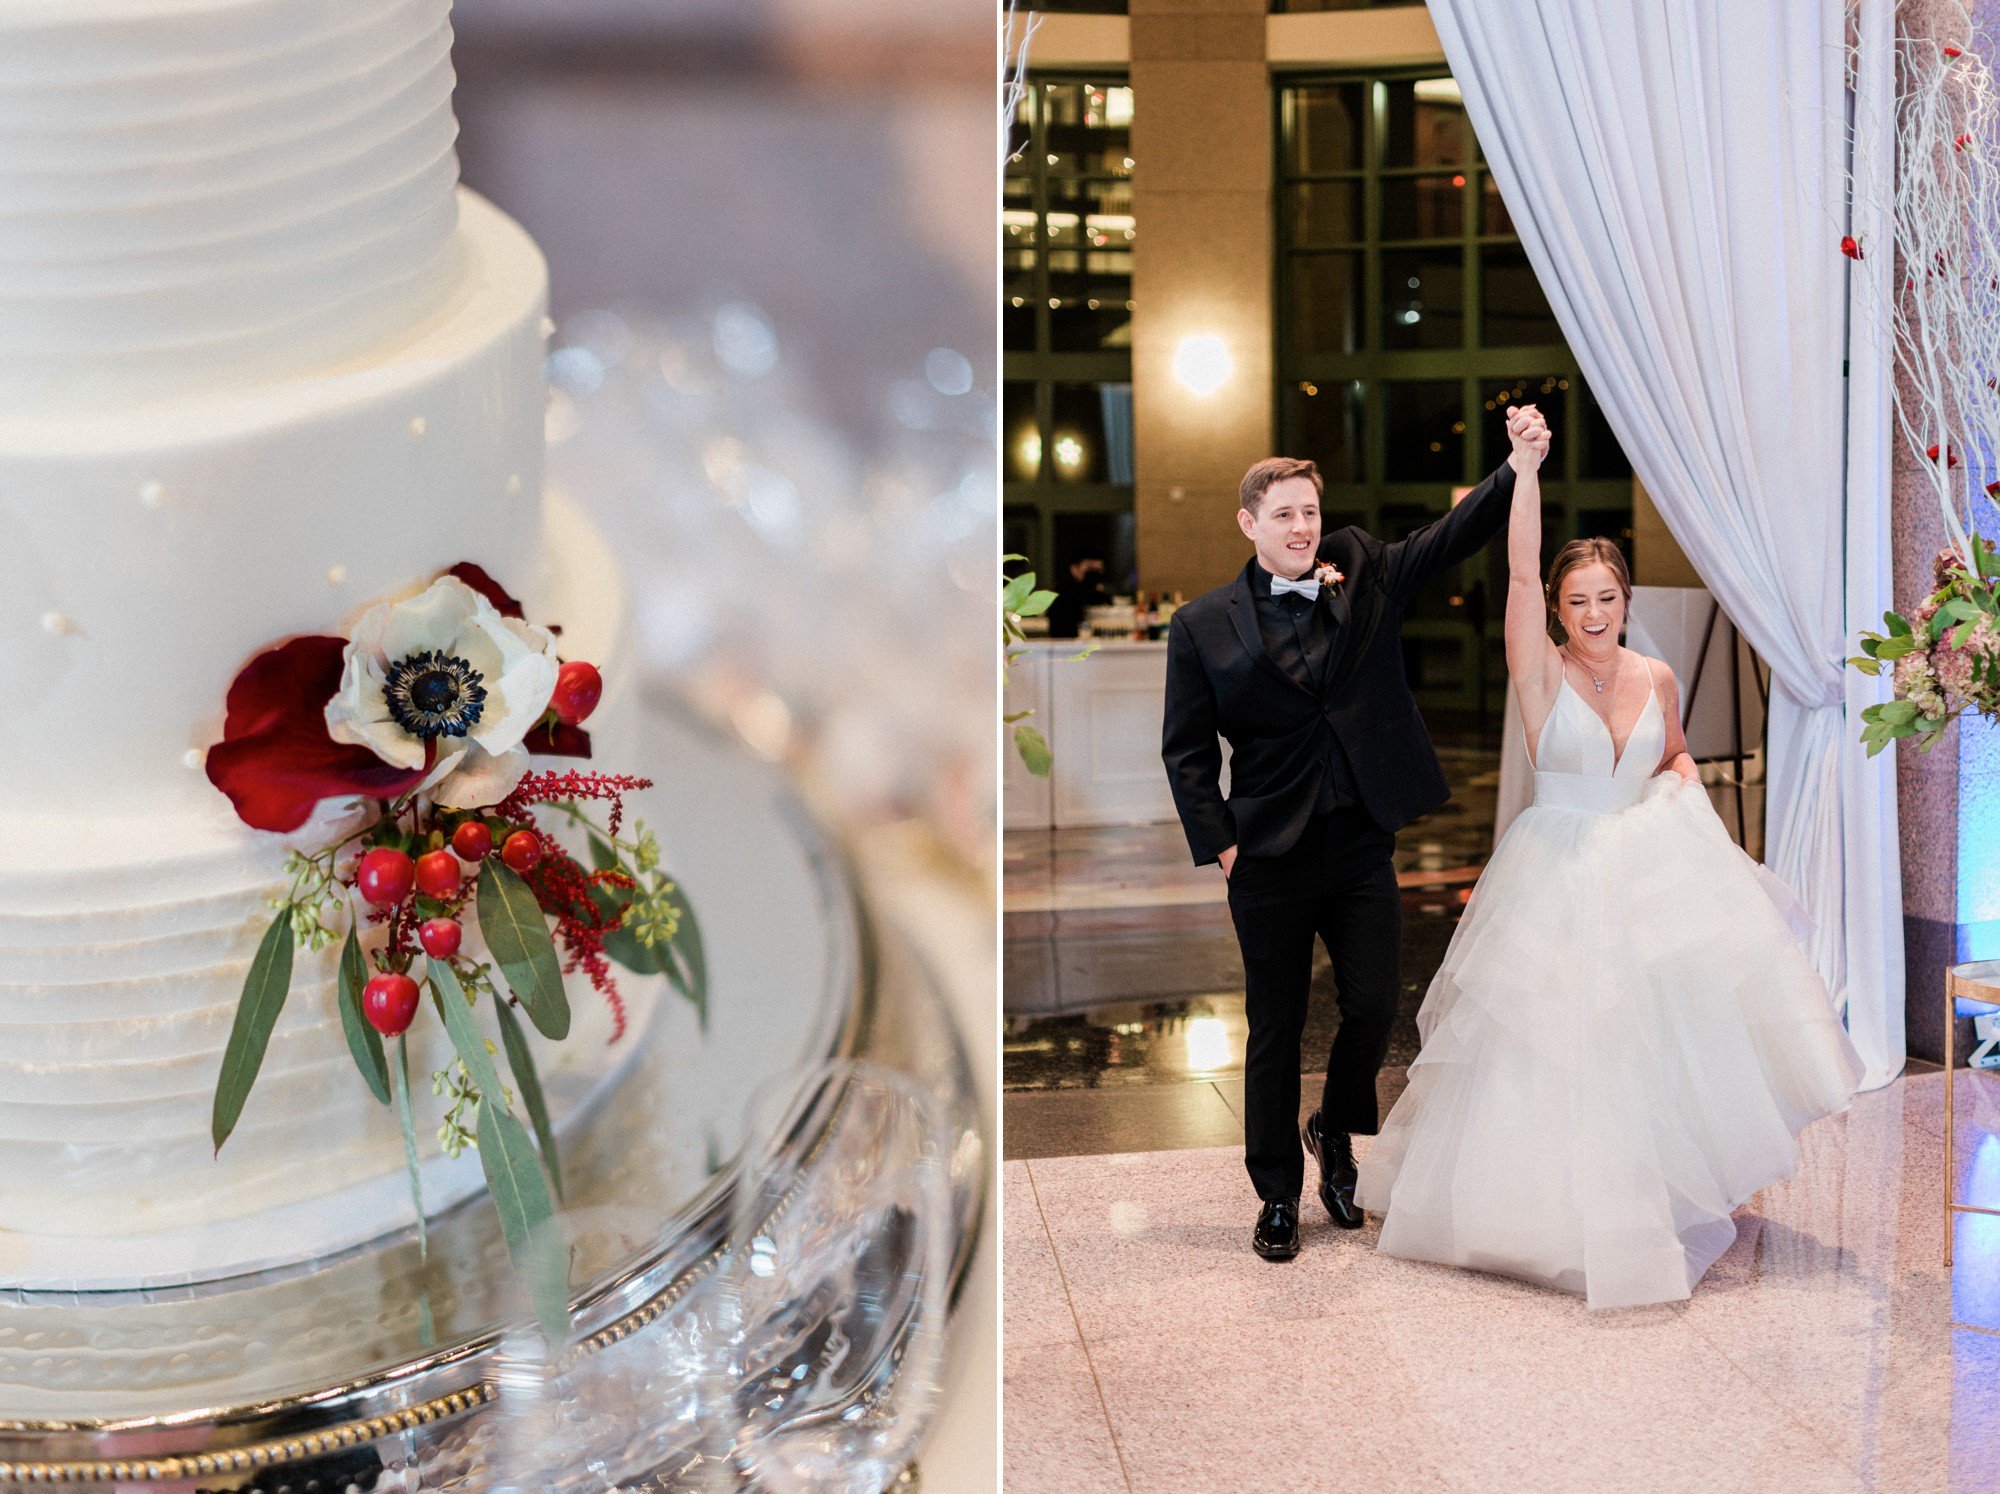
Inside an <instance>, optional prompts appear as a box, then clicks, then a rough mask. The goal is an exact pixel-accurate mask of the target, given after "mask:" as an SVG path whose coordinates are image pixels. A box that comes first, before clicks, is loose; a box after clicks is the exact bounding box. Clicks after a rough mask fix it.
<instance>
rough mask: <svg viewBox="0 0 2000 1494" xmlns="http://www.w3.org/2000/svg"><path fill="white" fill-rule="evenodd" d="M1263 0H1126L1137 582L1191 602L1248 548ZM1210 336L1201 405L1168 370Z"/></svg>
mask: <svg viewBox="0 0 2000 1494" xmlns="http://www.w3.org/2000/svg"><path fill="white" fill-rule="evenodd" d="M1266 11H1267V6H1266V3H1265V0H1132V18H1131V20H1132V24H1131V37H1132V156H1133V160H1134V162H1135V164H1134V166H1133V170H1132V203H1133V207H1132V211H1133V217H1134V219H1135V220H1136V222H1137V226H1138V230H1139V232H1138V236H1137V238H1136V239H1135V240H1134V244H1133V251H1134V252H1133V258H1132V299H1133V301H1134V302H1135V303H1136V309H1135V311H1134V312H1133V318H1132V387H1133V439H1134V451H1133V477H1134V502H1133V507H1134V514H1135V519H1136V523H1137V531H1138V552H1139V584H1140V585H1141V586H1142V587H1144V588H1145V589H1147V590H1149V591H1181V592H1185V593H1186V594H1188V595H1189V596H1192V595H1194V594H1195V593H1197V592H1200V591H1205V590H1207V589H1208V588H1209V587H1212V586H1216V585H1219V584H1221V583H1222V582H1224V581H1226V580H1228V579H1229V578H1230V577H1231V576H1232V575H1234V574H1235V573H1236V571H1237V570H1238V569H1239V568H1240V567H1241V566H1242V564H1243V558H1244V556H1245V555H1247V554H1248V553H1249V547H1248V545H1247V544H1246V543H1245V542H1244V540H1243V538H1242V536H1241V535H1240V534H1238V533H1237V530H1236V521H1235V517H1234V514H1235V508H1236V485H1237V483H1238V481H1239V480H1240V479H1241V478H1242V476H1243V472H1244V469H1245V468H1247V467H1248V466H1249V465H1250V464H1251V463H1252V462H1254V461H1256V460H1257V459H1258V458H1259V457H1264V456H1269V455H1270V454H1271V450H1272V445H1271V443H1272V441H1273V439H1274V437H1273V428H1272V404H1273V387H1272V382H1271V379H1272V373H1271V346H1272V337H1271V303H1272V287H1271V273H1272V265H1271V258H1272V246H1271V176H1272V164H1271V156H1272V115H1271V85H1270V76H1269V72H1268V69H1267V67H1266V64H1265V28H1266V19H1267V17H1266ZM1190 337H1219V338H1221V339H1222V342H1223V345H1224V346H1225V348H1226V349H1227V352H1228V356H1229V360H1230V363H1231V365H1232V366H1231V369H1230V372H1229V375H1228V377H1227V379H1226V380H1225V381H1224V382H1223V384H1222V386H1221V387H1220V388H1219V389H1217V390H1216V391H1215V392H1214V393H1213V394H1210V395H1207V396H1206V397H1203V396H1200V395H1197V394H1195V393H1193V392H1191V391H1190V390H1189V389H1187V388H1186V387H1185V386H1184V385H1183V384H1182V383H1181V382H1180V380H1179V379H1177V378H1176V377H1175V374H1174V366H1173V365H1174V357H1175V354H1176V352H1177V350H1178V349H1179V348H1180V347H1181V345H1182V343H1183V340H1184V339H1186V338H1190Z"/></svg>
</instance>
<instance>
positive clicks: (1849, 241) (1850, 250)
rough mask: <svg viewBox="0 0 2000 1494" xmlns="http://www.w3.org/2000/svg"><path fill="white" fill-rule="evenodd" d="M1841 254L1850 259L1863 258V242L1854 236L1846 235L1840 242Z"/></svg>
mask: <svg viewBox="0 0 2000 1494" xmlns="http://www.w3.org/2000/svg"><path fill="white" fill-rule="evenodd" d="M1840 252H1841V253H1842V254H1844V255H1846V256H1847V257H1848V258H1849V259H1859V258H1861V242H1860V240H1858V239H1856V238H1855V237H1854V235H1853V234H1851V233H1850V234H1844V235H1842V237H1841V240H1840Z"/></svg>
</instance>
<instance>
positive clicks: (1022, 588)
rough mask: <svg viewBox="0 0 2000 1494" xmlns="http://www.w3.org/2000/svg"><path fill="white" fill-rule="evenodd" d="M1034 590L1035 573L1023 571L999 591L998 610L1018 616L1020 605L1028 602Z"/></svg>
mask: <svg viewBox="0 0 2000 1494" xmlns="http://www.w3.org/2000/svg"><path fill="white" fill-rule="evenodd" d="M1034 589H1035V573H1034V572H1033V571H1024V572H1023V573H1022V574H1020V575H1018V576H1016V577H1015V578H1014V579H1013V580H1011V581H1009V582H1008V583H1007V584H1006V586H1005V587H1003V588H1002V589H1001V592H1000V610H1001V611H1003V612H1012V613H1016V614H1018V613H1019V612H1020V610H1021V607H1022V604H1023V603H1025V602H1026V601H1027V600H1028V597H1029V596H1030V594H1032V593H1033V591H1034Z"/></svg>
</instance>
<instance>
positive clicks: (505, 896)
mask: <svg viewBox="0 0 2000 1494" xmlns="http://www.w3.org/2000/svg"><path fill="white" fill-rule="evenodd" d="M479 932H480V933H481V934H482V935H484V936H485V939H486V947H487V948H488V949H490V950H491V951H493V959H494V961H495V963H497V964H498V965H499V966H500V972H501V974H502V975H504V976H506V978H507V989H508V990H510V991H512V992H513V993H514V994H515V995H516V996H517V997H519V998H520V1001H521V1006H522V1009H523V1010H524V1011H526V1012H527V1014H528V1020H529V1021H530V1022H532V1023H534V1024H535V1031H537V1032H539V1033H540V1034H541V1035H542V1036H543V1037H546V1038H557V1039H560V1038H564V1037H567V1036H568V1035H569V998H568V997H566V996H564V995H563V983H562V962H561V961H559V960H558V959H557V958H556V943H555V940H554V938H552V937H551V936H550V934H549V925H548V920H547V919H545V918H544V917H543V916H542V909H541V905H540V904H538V903H537V902H536V901H535V894H534V893H533V892H531V891H529V890H528V884H527V883H526V882H524V881H522V880H521V877H520V874H519V873H518V872H516V871H515V870H514V869H513V868H512V867H510V866H508V865H507V863H506V862H504V861H502V860H501V859H500V858H499V857H498V856H488V857H487V858H486V859H485V860H484V861H483V862H481V863H480V865H479Z"/></svg>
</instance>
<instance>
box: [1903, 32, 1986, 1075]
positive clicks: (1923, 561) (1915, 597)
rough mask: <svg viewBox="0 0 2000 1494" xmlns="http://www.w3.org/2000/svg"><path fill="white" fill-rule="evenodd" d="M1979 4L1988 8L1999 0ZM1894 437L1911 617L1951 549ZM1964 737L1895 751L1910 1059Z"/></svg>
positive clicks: (1940, 1006) (1931, 501)
mask: <svg viewBox="0 0 2000 1494" xmlns="http://www.w3.org/2000/svg"><path fill="white" fill-rule="evenodd" d="M1980 3H1981V4H1982V5H1990V4H1992V3H1993V0H1980ZM1967 9H1968V7H1967V5H1966V3H1965V0H1901V3H1900V4H1898V5H1897V7H1896V29H1897V32H1898V33H1899V34H1901V35H1908V36H1936V37H1937V38H1939V39H1940V40H1941V41H1942V40H1948V39H1949V40H1956V41H1958V42H1959V43H1960V44H1961V45H1965V44H1967V41H1966V38H1967V32H1968V17H1967ZM1899 169H1901V168H1900V165H1899ZM1895 275H1896V278H1895V283H1896V284H1897V285H1901V284H1902V282H1903V278H1904V267H1903V262H1902V260H1901V258H1900V257H1899V258H1898V259H1897V261H1896V272H1895ZM1906 386H1907V381H1906V380H1905V379H1904V378H1903V376H1902V375H1901V373H1900V372H1899V373H1898V375H1897V378H1896V398H1898V399H1902V398H1904V397H1905V393H1906ZM1892 441H1893V451H1892V455H1891V458H1890V473H1891V477H1890V484H1891V485H1890V498H1889V505H1890V543H1891V547H1892V551H1893V559H1894V566H1895V599H1896V610H1897V611H1899V612H1902V613H1905V614H1907V613H1908V612H1909V610H1910V609H1911V608H1912V607H1914V606H1915V605H1916V604H1917V603H1918V602H1919V601H1921V600H1922V599H1923V598H1924V597H1925V596H1927V595H1928V594H1929V593H1930V592H1931V591H1932V590H1933V589H1934V587H1935V585H1936V582H1935V580H1934V575H1933V566H1934V563H1935V561H1936V559H1937V554H1938V551H1940V550H1942V549H1943V548H1944V544H1945V532H1944V518H1943V515H1942V514H1941V513H1940V511H1939V508H1938V501H1937V495H1936V492H1935V490H1934V489H1933V488H1932V487H1931V482H1930V477H1929V474H1928V473H1926V472H1925V471H1924V470H1923V467H1922V462H1923V458H1922V457H1920V456H1918V455H1916V453H1914V452H1912V451H1911V450H1910V449H1909V443H1908V442H1906V441H1905V440H1904V439H1903V438H1902V434H1901V432H1900V431H1898V432H1896V433H1895V435H1894V436H1893V437H1892ZM1960 738H1961V733H1960V731H1959V729H1958V728H1957V727H1956V726H1954V727H1952V728H1950V730H1948V731H1947V732H1946V734H1945V737H1944V740H1943V741H1942V742H1940V743H1939V744H1938V745H1937V746H1936V747H1934V748H1933V749H1932V750H1931V751H1930V752H1928V753H1924V752H1919V751H1918V750H1917V749H1916V748H1915V747H1914V746H1912V745H1911V744H1909V743H1908V742H1902V743H1898V744H1897V746H1896V747H1895V749H1894V750H1895V753H1896V820H1897V837H1898V841H1899V849H1900V851H1901V854H1902V861H1903V959H1904V981H1905V985H1904V1022H1905V1024H1906V1032H1907V1044H1908V1048H1909V1051H1910V1053H1911V1054H1913V1055H1914V1056H1916V1057H1918V1058H1928V1059H1931V1060H1933V1061H1936V1060H1939V1059H1941V1058H1943V1056H1944V971H1945V967H1946V966H1947V965H1949V964H1951V963H1952V962H1953V961H1954V960H1955V959H1957V958H1959V957H1960V951H1959V945H1960V937H1961V931H1960V927H1959V903H1960V898H1959V836H1960V833H1961V831H1960V823H1959V819H1960V816H1959V751H1960V746H1961V742H1960ZM1995 828H1996V830H2000V826H1996V827H1995ZM1960 1052H1961V1053H1963V1052H1964V1048H1963V1046H1962V1045H1961V1047H1960Z"/></svg>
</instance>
